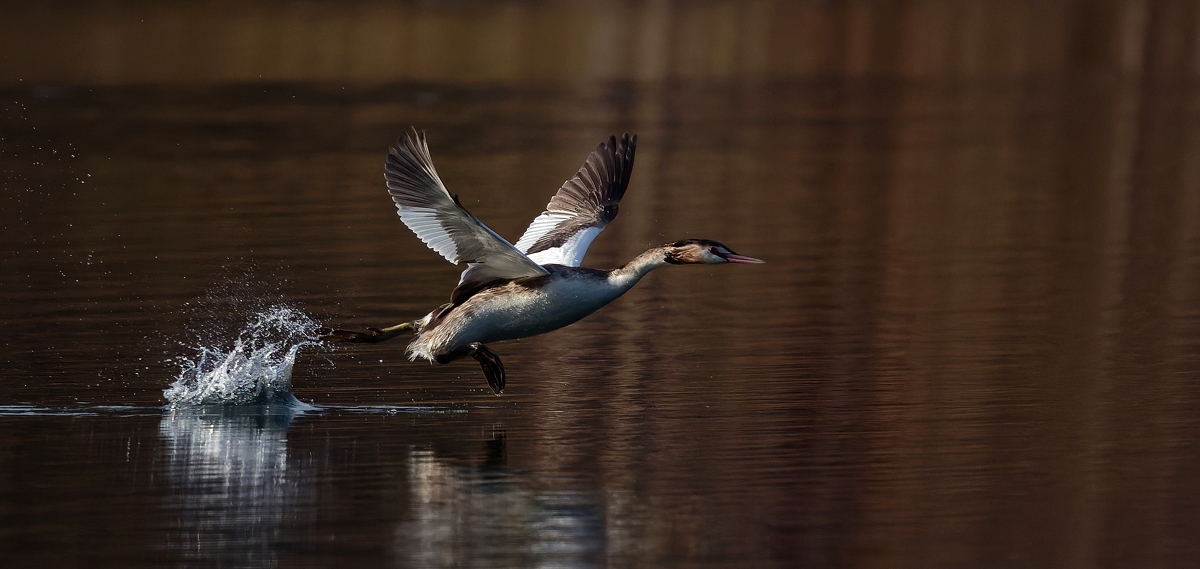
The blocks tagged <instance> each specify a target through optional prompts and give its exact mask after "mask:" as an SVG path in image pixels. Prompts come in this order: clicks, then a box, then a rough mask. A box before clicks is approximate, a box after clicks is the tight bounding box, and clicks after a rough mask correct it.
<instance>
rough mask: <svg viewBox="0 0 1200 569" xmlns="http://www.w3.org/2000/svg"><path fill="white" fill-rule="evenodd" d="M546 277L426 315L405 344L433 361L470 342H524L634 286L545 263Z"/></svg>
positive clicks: (501, 285) (412, 353) (416, 354)
mask: <svg viewBox="0 0 1200 569" xmlns="http://www.w3.org/2000/svg"><path fill="white" fill-rule="evenodd" d="M546 268H547V269H548V270H549V271H550V274H549V275H545V276H538V277H521V278H517V279H513V280H509V281H505V282H503V283H499V284H497V285H495V286H492V287H488V288H486V289H483V290H481V291H479V292H477V293H475V294H473V295H471V297H470V298H468V299H467V300H466V301H465V302H463V303H462V304H460V305H458V306H451V307H449V309H448V310H447V311H446V312H445V314H438V311H434V312H432V313H430V316H432V318H430V322H428V323H427V324H426V325H425V326H422V327H421V328H420V331H419V332H418V333H417V336H416V338H414V339H413V341H412V343H411V344H409V347H408V353H409V356H410V357H413V358H424V359H427V360H430V361H437V359H438V357H439V356H445V355H446V354H451V353H455V352H457V351H459V350H462V349H463V348H465V347H467V346H469V345H470V344H472V343H474V342H479V343H481V344H489V343H492V342H502V341H505V340H516V339H519V338H528V337H529V336H536V335H538V334H544V333H546V332H550V331H553V330H557V329H559V328H562V327H563V326H566V325H568V324H572V323H575V322H577V321H579V320H580V319H582V318H584V317H585V316H587V315H589V314H591V313H593V312H595V311H597V310H599V309H600V308H602V307H604V305H606V304H608V303H610V302H612V301H613V300H616V299H617V297H619V296H621V295H622V294H624V293H625V291H627V290H629V288H630V287H631V286H632V285H633V282H632V281H630V282H621V281H619V280H617V279H611V278H609V274H608V273H607V272H606V271H598V270H595V269H585V268H578V267H566V266H563V265H546Z"/></svg>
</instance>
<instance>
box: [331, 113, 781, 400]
mask: <svg viewBox="0 0 1200 569" xmlns="http://www.w3.org/2000/svg"><path fill="white" fill-rule="evenodd" d="M636 143H637V137H630V136H629V135H628V134H626V135H625V136H623V137H622V138H621V140H620V142H618V141H617V139H616V137H612V138H610V139H609V141H608V143H607V144H604V143H602V144H600V146H599V147H598V148H597V149H596V151H595V152H593V153H592V154H591V155H590V156H588V159H587V161H586V162H585V163H584V165H583V167H582V168H580V170H579V172H578V173H577V174H576V175H575V177H573V178H571V179H570V180H568V181H567V182H566V183H565V184H563V187H562V188H561V189H560V190H559V191H558V193H557V194H555V196H554V198H553V199H551V200H550V203H549V204H548V205H547V207H546V211H545V212H543V213H542V214H541V215H539V216H538V217H537V218H536V219H534V221H533V223H532V224H530V226H529V228H528V229H527V230H526V232H525V234H524V235H523V236H522V237H521V239H520V240H518V241H517V244H516V245H512V244H510V243H509V242H508V241H506V240H504V238H502V237H500V236H499V235H497V234H496V233H495V232H493V231H492V230H491V229H488V228H487V226H485V225H483V224H482V223H481V222H479V220H478V219H476V218H475V216H473V215H471V214H470V213H469V212H468V211H467V210H466V209H465V208H464V207H463V206H462V204H461V203H459V201H458V198H457V197H455V196H452V195H451V194H450V193H449V192H448V191H447V190H446V188H445V186H444V185H442V182H441V180H440V179H439V178H438V177H437V172H436V171H435V170H434V168H433V161H432V159H431V158H430V157H429V149H428V146H427V145H426V143H425V140H424V137H423V136H421V135H419V134H417V133H416V131H415V130H414V131H413V133H412V134H410V135H406V136H405V137H403V138H401V139H400V141H399V149H393V150H391V152H390V153H389V154H388V161H387V166H386V174H387V175H386V179H387V182H388V189H389V192H390V193H391V194H392V198H393V200H394V201H395V203H396V206H397V211H398V213H399V214H400V218H401V220H403V221H404V223H405V224H406V225H408V227H409V228H410V229H412V230H413V232H414V233H416V234H417V237H419V238H420V239H421V240H422V241H424V242H425V243H426V244H427V245H429V247H430V248H432V249H434V250H435V251H437V252H438V253H441V254H442V255H443V256H444V257H446V258H447V260H449V261H451V262H453V263H455V264H457V263H459V262H466V263H467V269H466V270H465V271H463V274H462V278H461V279H460V280H459V284H458V286H457V287H456V288H455V289H454V291H453V292H452V293H451V298H450V302H448V303H446V304H443V305H442V306H439V307H438V308H436V309H434V310H433V311H432V312H430V313H429V314H427V315H426V316H425V317H423V318H420V319H417V320H413V321H411V322H405V323H402V324H399V325H396V326H392V327H390V328H384V329H382V330H380V329H374V328H372V329H371V331H370V333H360V332H353V331H347V330H334V331H332V332H330V335H329V336H328V338H330V339H334V340H342V341H349V342H360V343H374V342H381V341H384V340H388V339H390V338H393V337H395V336H397V335H399V334H401V333H405V332H414V333H415V334H416V336H415V337H414V338H413V340H412V342H411V343H410V344H409V346H408V355H409V358H410V359H414V360H415V359H426V360H429V361H431V362H438V363H448V362H450V361H454V360H456V359H459V358H461V357H464V356H468V355H469V356H471V357H473V358H475V359H476V360H477V361H479V363H480V365H481V366H482V367H483V371H484V374H485V375H486V376H487V379H488V384H489V385H490V386H491V387H492V390H493V391H495V392H496V393H500V392H501V391H502V390H503V388H504V384H505V374H504V366H503V364H501V362H500V358H499V357H498V356H496V354H494V353H492V352H491V350H489V349H487V348H486V347H485V346H484V344H487V343H492V342H501V341H505V340H515V339H519V338H526V337H529V336H536V335H538V334H544V333H546V332H550V331H552V330H557V329H558V328H562V327H563V326H567V325H569V324H572V323H574V322H577V321H579V320H580V319H582V318H584V317H586V316H588V315H589V314H591V313H593V312H595V311H597V310H599V309H600V308H602V307H604V306H605V305H607V304H608V303H610V302H612V301H613V300H616V299H617V298H618V297H620V296H621V295H622V294H625V292H626V291H628V290H629V289H630V288H632V287H633V285H635V284H637V282H638V281H639V280H640V279H641V278H642V277H643V276H645V275H646V274H647V273H649V272H650V271H652V270H654V269H656V268H658V267H661V266H664V265H667V264H717V263H762V261H760V260H758V259H754V258H752V257H746V256H743V255H738V254H737V253H734V252H733V251H731V250H729V248H728V247H725V246H724V245H722V244H720V243H717V242H715V241H708V240H704V239H686V240H683V241H677V242H675V243H669V244H667V245H663V246H661V247H655V248H653V249H650V250H648V251H646V252H645V253H642V254H641V255H639V256H638V257H637V258H635V259H634V260H633V261H630V262H629V263H628V264H626V265H625V266H624V267H620V268H616V269H612V270H607V271H605V270H598V269H589V268H584V267H580V266H579V265H580V263H581V262H582V260H583V256H584V254H585V253H586V251H587V248H588V246H589V245H590V244H591V242H592V240H593V239H594V238H595V237H596V235H598V234H599V233H600V231H602V230H603V229H604V226H605V225H606V224H607V223H608V222H609V221H612V220H613V219H614V218H615V217H616V215H617V204H618V202H619V201H620V199H621V197H622V196H623V195H624V193H625V189H626V187H627V185H628V183H629V174H630V171H631V170H632V168H633V156H634V150H635V148H636Z"/></svg>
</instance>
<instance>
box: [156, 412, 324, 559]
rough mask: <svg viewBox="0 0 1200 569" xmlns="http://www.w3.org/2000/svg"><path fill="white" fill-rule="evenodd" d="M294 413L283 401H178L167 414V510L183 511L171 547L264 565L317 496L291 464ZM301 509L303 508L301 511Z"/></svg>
mask: <svg viewBox="0 0 1200 569" xmlns="http://www.w3.org/2000/svg"><path fill="white" fill-rule="evenodd" d="M295 414H296V412H295V411H294V410H293V409H292V408H290V407H288V406H282V405H274V406H259V407H233V406H196V407H172V408H171V409H169V410H168V411H166V412H165V413H164V414H163V418H162V421H161V422H160V423H159V429H158V431H159V436H160V437H161V438H162V439H163V442H164V448H165V452H166V458H167V461H168V465H167V468H166V471H167V473H168V475H169V477H170V478H171V481H170V483H169V484H170V486H171V488H172V492H171V494H170V501H171V503H170V504H169V508H170V509H171V510H172V511H175V512H178V517H177V518H176V519H175V520H173V521H172V524H171V528H170V530H169V533H168V541H169V543H168V547H169V548H170V549H171V550H173V551H178V552H181V553H182V555H183V556H184V557H185V558H187V559H192V560H204V561H206V562H214V563H216V564H217V565H225V564H227V563H229V562H236V563H238V564H249V565H250V566H257V567H264V566H273V565H276V564H277V563H278V559H277V557H276V551H277V549H278V547H277V546H278V543H279V541H280V540H281V537H282V535H283V533H284V530H285V529H286V526H290V525H293V524H294V523H295V522H296V520H294V519H291V518H292V517H294V515H295V512H296V511H298V509H297V508H296V506H297V505H298V504H300V503H304V502H311V501H312V499H313V494H314V492H313V490H312V488H311V487H306V486H311V485H305V484H303V483H302V477H301V476H300V473H298V472H296V471H295V469H294V468H289V465H288V460H287V431H288V426H289V425H290V424H291V422H292V418H293V417H294V416H295ZM299 511H304V510H303V509H300V510H299Z"/></svg>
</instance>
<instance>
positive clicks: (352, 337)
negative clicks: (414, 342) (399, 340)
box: [321, 322, 415, 344]
mask: <svg viewBox="0 0 1200 569" xmlns="http://www.w3.org/2000/svg"><path fill="white" fill-rule="evenodd" d="M414 328H415V327H414V326H413V324H412V322H405V323H403V324H397V325H395V326H392V327H390V328H384V329H382V330H380V329H379V328H367V331H366V332H355V331H354V330H330V329H328V328H325V329H323V330H321V339H322V340H325V341H326V342H350V343H353V344H376V343H379V342H383V341H384V340H391V339H392V338H395V337H396V336H399V335H400V334H402V333H404V332H409V331H411V330H413V329H414Z"/></svg>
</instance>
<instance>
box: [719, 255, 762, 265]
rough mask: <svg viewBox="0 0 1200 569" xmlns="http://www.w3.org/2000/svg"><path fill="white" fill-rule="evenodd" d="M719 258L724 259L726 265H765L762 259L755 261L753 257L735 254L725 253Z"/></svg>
mask: <svg viewBox="0 0 1200 569" xmlns="http://www.w3.org/2000/svg"><path fill="white" fill-rule="evenodd" d="M721 258H722V259H725V261H726V262H728V263H739V264H743V265H761V264H763V263H766V261H764V260H762V259H755V258H754V257H747V256H745V255H738V254H737V253H726V254H724V255H721Z"/></svg>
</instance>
